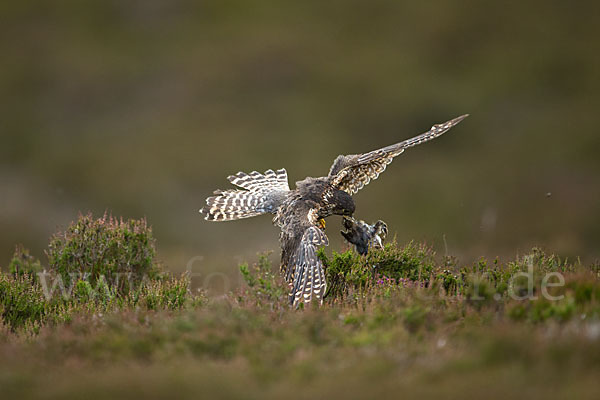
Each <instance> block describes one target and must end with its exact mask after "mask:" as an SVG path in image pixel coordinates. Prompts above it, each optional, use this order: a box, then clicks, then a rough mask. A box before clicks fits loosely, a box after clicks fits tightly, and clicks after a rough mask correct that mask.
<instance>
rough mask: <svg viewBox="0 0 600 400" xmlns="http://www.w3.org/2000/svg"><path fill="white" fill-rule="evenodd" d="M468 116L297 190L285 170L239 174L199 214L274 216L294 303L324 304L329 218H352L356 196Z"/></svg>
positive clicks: (344, 164)
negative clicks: (321, 253) (409, 152)
mask: <svg viewBox="0 0 600 400" xmlns="http://www.w3.org/2000/svg"><path fill="white" fill-rule="evenodd" d="M467 116H468V114H465V115H461V116H460V117H457V118H454V119H452V120H450V121H447V122H444V123H443V124H437V125H433V126H432V127H431V129H430V130H428V131H427V132H425V133H423V134H421V135H418V136H415V137H413V138H411V139H408V140H404V141H402V142H399V143H396V144H392V145H390V146H387V147H383V148H381V149H378V150H374V151H370V152H368V153H363V154H353V155H346V156H344V155H340V156H338V157H337V158H336V159H335V161H334V162H333V165H332V166H331V168H330V170H329V174H328V175H327V176H324V177H320V178H311V177H309V178H306V179H304V180H302V181H299V182H296V189H293V190H290V187H289V185H288V178H287V172H286V170H285V169H279V170H277V171H273V170H268V171H266V172H265V173H264V174H261V173H259V172H256V171H253V172H251V173H249V174H246V173H244V172H238V173H237V174H235V175H230V176H229V177H228V178H227V179H228V180H229V182H231V183H232V184H233V185H235V186H238V187H239V188H241V189H238V190H235V189H230V190H217V191H215V192H214V194H215V196H211V197H209V198H208V199H206V206H204V207H203V208H202V209H201V210H200V212H201V213H203V214H204V216H205V219H206V220H208V221H232V220H237V219H242V218H249V217H253V216H256V215H260V214H267V213H271V214H274V215H275V217H274V218H273V223H274V224H275V225H277V226H278V227H279V228H280V229H281V235H280V244H281V250H282V253H281V270H282V271H283V273H284V276H285V279H286V281H287V282H288V284H289V285H290V293H289V301H290V304H292V305H294V306H297V305H299V304H300V303H310V302H311V301H317V302H319V303H322V302H323V295H324V294H325V290H326V285H327V283H326V282H325V272H324V270H323V264H322V262H321V260H319V258H318V257H317V250H318V248H319V247H320V246H327V245H328V243H329V240H328V239H327V236H326V235H325V232H324V230H325V221H324V218H327V217H329V216H331V215H333V214H336V215H342V216H352V214H354V209H355V205H354V201H353V200H352V195H353V194H355V193H356V192H357V191H359V190H360V189H362V188H363V187H364V186H365V185H367V184H368V183H369V182H370V181H371V180H373V179H377V177H378V176H379V174H380V173H382V172H383V171H384V170H385V168H386V167H387V165H388V164H390V163H391V162H392V160H393V159H394V157H396V156H398V155H400V154H402V153H403V152H404V150H406V149H407V148H409V147H413V146H416V145H419V144H421V143H424V142H427V141H429V140H432V139H434V138H436V137H438V136H440V135H442V134H443V133H445V132H447V131H448V130H449V129H450V128H452V127H453V126H455V125H457V124H458V123H459V122H461V121H462V120H463V119H465V118H466V117H467Z"/></svg>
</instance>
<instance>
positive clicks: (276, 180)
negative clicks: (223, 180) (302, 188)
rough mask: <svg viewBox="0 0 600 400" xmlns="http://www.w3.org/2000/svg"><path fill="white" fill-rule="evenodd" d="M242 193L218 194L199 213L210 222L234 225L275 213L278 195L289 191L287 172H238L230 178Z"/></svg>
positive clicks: (210, 198) (230, 191)
mask: <svg viewBox="0 0 600 400" xmlns="http://www.w3.org/2000/svg"><path fill="white" fill-rule="evenodd" d="M227 179H228V180H229V181H230V182H231V183H233V184H234V185H236V186H238V187H241V188H242V190H217V191H215V193H214V194H215V195H216V196H211V197H209V198H208V199H206V206H204V208H202V209H201V210H200V212H201V213H202V214H204V215H205V217H204V218H205V219H206V220H207V221H233V220H236V219H242V218H250V217H254V216H257V215H261V214H265V213H267V212H273V211H274V207H275V205H276V200H277V195H276V194H277V193H281V192H287V191H289V190H290V188H289V186H288V181H287V172H286V170H285V169H280V170H277V171H273V170H268V171H266V172H265V173H264V174H261V173H259V172H256V171H253V172H251V173H250V174H246V173H244V172H238V173H237V174H235V175H231V176H229V177H228V178H227Z"/></svg>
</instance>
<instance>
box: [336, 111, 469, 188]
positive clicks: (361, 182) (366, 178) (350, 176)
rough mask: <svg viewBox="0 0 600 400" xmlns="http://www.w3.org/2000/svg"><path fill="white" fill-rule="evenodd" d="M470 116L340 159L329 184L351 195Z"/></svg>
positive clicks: (466, 115)
mask: <svg viewBox="0 0 600 400" xmlns="http://www.w3.org/2000/svg"><path fill="white" fill-rule="evenodd" d="M468 116H469V114H465V115H461V116H460V117H457V118H454V119H452V120H450V121H447V122H444V123H443V124H437V125H433V126H432V127H431V129H430V130H428V131H427V132H425V133H423V134H421V135H418V136H415V137H413V138H411V139H408V140H404V141H402V142H400V143H396V144H393V145H391V146H387V147H384V148H381V149H378V150H373V151H370V152H368V153H364V154H352V155H347V156H338V157H337V158H336V159H335V161H334V162H333V165H332V166H331V169H330V171H329V176H328V178H329V182H330V183H331V185H332V186H333V187H334V188H337V189H339V190H343V191H345V192H347V193H349V194H351V195H352V194H354V193H356V192H358V191H359V190H360V189H362V188H363V187H364V186H365V185H367V184H368V183H369V182H370V181H371V180H373V179H377V178H378V177H379V174H381V173H382V172H383V171H385V168H386V167H387V166H388V164H390V163H391V162H392V161H393V159H394V157H396V156H399V155H400V154H402V153H403V152H404V150H405V149H407V148H409V147H413V146H417V145H419V144H421V143H424V142H427V141H429V140H431V139H434V138H436V137H438V136H441V135H442V134H444V133H446V132H447V131H448V130H450V128H452V127H453V126H455V125H457V124H458V123H459V122H461V121H462V120H463V119H465V118H466V117H468Z"/></svg>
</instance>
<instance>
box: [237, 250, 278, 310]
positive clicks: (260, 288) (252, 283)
mask: <svg viewBox="0 0 600 400" xmlns="http://www.w3.org/2000/svg"><path fill="white" fill-rule="evenodd" d="M239 268H240V273H241V274H242V278H243V279H244V281H245V282H246V284H247V285H248V289H247V290H246V291H245V293H244V296H243V297H242V296H240V297H239V300H242V301H246V302H248V301H250V302H254V303H256V304H257V305H267V304H268V305H271V306H276V305H277V306H283V305H284V304H287V294H288V291H287V285H286V283H285V282H284V280H283V278H282V277H281V274H279V273H278V272H273V266H272V265H271V261H269V253H263V254H259V257H258V262H257V263H256V264H254V265H253V266H252V268H250V267H249V266H248V264H246V263H244V264H241V265H240V267H239Z"/></svg>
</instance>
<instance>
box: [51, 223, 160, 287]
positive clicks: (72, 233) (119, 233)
mask: <svg viewBox="0 0 600 400" xmlns="http://www.w3.org/2000/svg"><path fill="white" fill-rule="evenodd" d="M46 253H47V255H48V261H49V263H50V270H51V271H53V272H56V273H57V274H59V275H60V276H61V277H62V279H63V281H64V283H65V284H66V285H67V286H70V285H71V283H72V282H75V281H77V280H79V279H84V280H86V281H88V282H89V283H90V284H92V285H95V282H96V281H97V280H98V279H99V278H100V277H104V279H105V280H106V281H107V282H110V283H111V284H113V285H115V286H116V287H117V289H118V291H119V292H120V293H126V292H127V291H128V290H129V289H130V288H131V286H135V285H137V284H139V282H141V280H142V279H144V277H145V276H149V277H150V278H151V279H152V278H155V277H156V276H157V275H158V274H159V273H158V268H157V267H156V265H155V264H154V256H155V254H156V250H155V245H154V238H153V236H152V229H151V228H150V227H149V226H148V225H147V223H146V220H145V219H141V220H133V219H130V220H127V221H123V219H119V220H118V219H117V218H113V217H112V216H110V215H107V214H105V215H104V216H103V217H102V218H99V219H94V218H93V217H92V215H91V214H87V215H80V216H79V218H78V220H77V221H76V222H74V223H72V224H71V225H70V226H69V227H68V228H67V229H66V230H65V231H64V232H58V233H56V234H54V235H53V236H52V238H51V240H50V244H49V246H48V250H47V252H46Z"/></svg>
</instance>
